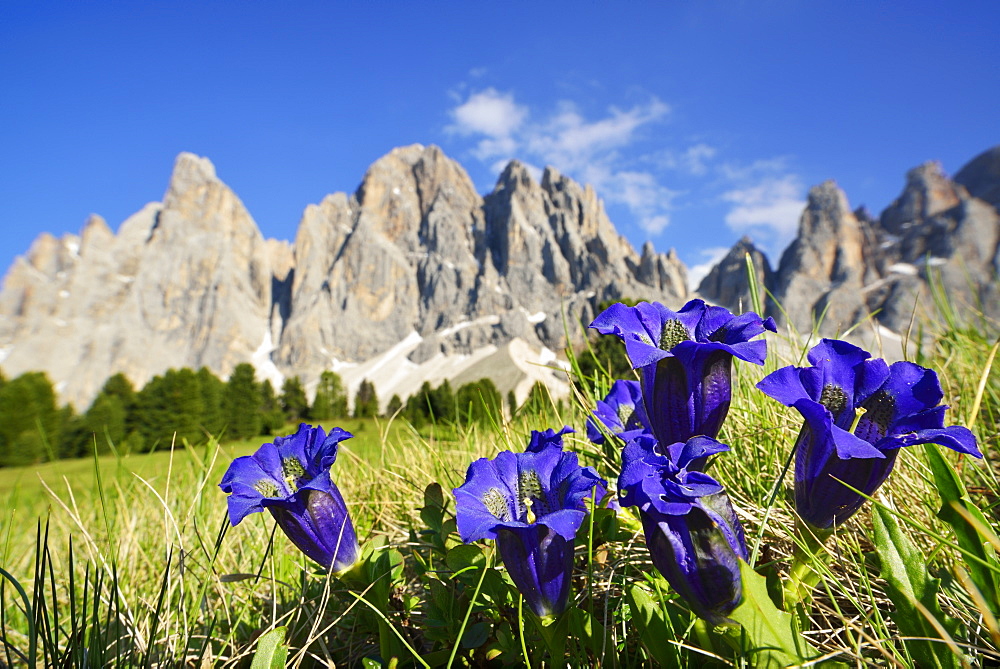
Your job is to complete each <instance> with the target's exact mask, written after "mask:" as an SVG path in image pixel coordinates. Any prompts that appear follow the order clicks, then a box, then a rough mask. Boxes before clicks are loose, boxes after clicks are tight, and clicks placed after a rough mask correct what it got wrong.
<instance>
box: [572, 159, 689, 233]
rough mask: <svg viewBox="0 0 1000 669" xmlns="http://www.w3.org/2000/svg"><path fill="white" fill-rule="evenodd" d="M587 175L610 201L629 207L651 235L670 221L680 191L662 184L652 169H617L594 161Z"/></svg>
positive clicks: (584, 171)
mask: <svg viewBox="0 0 1000 669" xmlns="http://www.w3.org/2000/svg"><path fill="white" fill-rule="evenodd" d="M583 178H584V180H586V181H587V182H588V183H590V184H592V185H593V186H594V188H595V189H596V190H597V192H598V193H601V195H602V196H603V197H604V198H605V199H607V200H608V201H609V202H615V203H618V204H623V205H625V206H626V207H628V209H629V210H630V211H632V213H634V214H635V215H636V218H637V219H638V221H639V225H640V226H641V227H642V229H643V230H645V231H646V232H648V233H650V234H651V235H655V234H657V233H659V232H661V231H662V230H663V229H664V228H665V227H667V225H669V224H670V215H669V214H668V212H669V210H670V209H671V206H672V203H673V199H674V198H675V197H676V196H677V193H676V192H675V191H672V190H670V189H669V188H666V187H665V186H662V185H660V183H659V182H658V181H657V179H656V177H655V176H654V175H652V174H650V173H649V172H635V171H630V170H622V171H618V172H614V171H612V170H611V169H608V168H607V167H606V166H601V165H591V166H590V167H588V168H586V169H584V170H583Z"/></svg>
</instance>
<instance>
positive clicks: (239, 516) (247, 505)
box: [219, 423, 359, 573]
mask: <svg viewBox="0 0 1000 669" xmlns="http://www.w3.org/2000/svg"><path fill="white" fill-rule="evenodd" d="M351 436H352V435H351V434H350V433H349V432H346V431H344V430H342V429H340V428H339V427H337V428H334V429H333V430H331V431H330V434H329V435H327V434H326V433H325V432H324V431H323V428H322V427H312V426H311V425H306V424H304V423H303V424H302V425H299V429H298V431H297V432H296V433H295V434H293V435H290V436H287V437H277V438H275V440H274V443H267V444H264V445H262V446H261V447H260V448H258V449H257V452H256V453H254V454H253V455H246V456H243V457H239V458H236V459H235V460H233V462H232V464H230V465H229V469H228V470H227V471H226V473H225V475H224V476H223V477H222V483H220V484H219V487H220V488H222V491H223V492H226V493H231V494H230V495H229V497H228V498H227V502H228V504H229V521H230V522H231V523H232V524H233V525H234V526H235V525H237V524H238V523H239V522H240V521H241V520H243V519H244V518H246V517H247V516H248V515H249V514H251V513H257V512H259V511H263V510H264V509H267V510H268V511H270V512H271V515H272V516H274V519H275V520H276V521H277V522H278V527H280V528H281V530H282V531H283V532H284V533H285V534H286V535H287V536H288V538H289V539H290V540H291V541H292V543H293V544H295V546H297V547H298V549H299V550H301V551H302V552H303V553H305V554H306V556H308V557H309V558H310V559H312V560H314V561H316V562H318V563H319V564H320V565H322V566H323V567H325V568H326V569H329V570H331V571H333V572H335V573H336V572H341V571H344V570H345V569H347V568H349V567H351V566H352V565H353V564H354V563H355V562H357V560H358V555H359V548H358V539H357V535H355V533H354V525H353V524H352V523H351V516H350V514H349V513H348V511H347V505H346V504H345V503H344V498H343V497H342V496H341V494H340V490H338V489H337V486H336V485H334V483H333V480H331V478H330V466H331V465H332V464H333V463H334V462H335V461H336V459H337V444H338V443H340V442H341V441H343V440H344V439H349V438H351Z"/></svg>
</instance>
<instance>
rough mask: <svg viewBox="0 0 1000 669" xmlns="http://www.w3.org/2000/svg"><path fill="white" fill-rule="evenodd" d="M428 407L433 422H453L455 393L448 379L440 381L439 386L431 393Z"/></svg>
mask: <svg viewBox="0 0 1000 669" xmlns="http://www.w3.org/2000/svg"><path fill="white" fill-rule="evenodd" d="M430 406H431V413H432V414H433V416H434V420H435V422H438V423H454V422H455V393H454V391H453V390H452V389H451V383H449V382H448V379H445V380H444V381H442V382H441V385H439V386H438V387H437V388H435V389H434V390H433V391H432V392H431V395H430Z"/></svg>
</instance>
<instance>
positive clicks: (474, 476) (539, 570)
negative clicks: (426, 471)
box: [454, 428, 607, 618]
mask: <svg viewBox="0 0 1000 669" xmlns="http://www.w3.org/2000/svg"><path fill="white" fill-rule="evenodd" d="M567 431H571V430H569V428H564V429H563V430H562V431H560V432H558V433H555V432H553V431H552V430H547V431H545V432H533V433H532V443H533V444H534V445H535V448H536V450H534V451H529V452H525V453H512V452H511V451H503V452H501V453H498V454H497V456H496V457H495V458H493V459H492V460H490V459H487V458H480V459H479V460H476V461H475V462H473V463H472V464H471V465H469V471H468V474H467V475H466V479H465V483H463V484H462V485H461V486H459V487H458V488H455V491H454V492H455V501H456V511H455V516H456V520H457V523H458V532H459V534H460V535H461V537H462V541H464V542H465V543H471V542H473V541H478V540H480V539H495V540H496V542H497V549H498V550H499V552H500V558H501V559H502V560H503V563H504V566H505V567H506V568H507V573H508V574H510V578H511V580H512V581H513V582H514V585H515V586H517V589H518V590H519V591H520V592H521V594H522V595H524V599H525V601H526V602H527V603H528V606H529V607H530V608H531V610H532V611H534V612H535V614H536V615H538V616H539V617H541V618H545V617H547V616H554V615H558V614H560V613H562V612H563V611H564V610H565V609H566V604H567V602H568V601H569V592H570V577H571V574H572V570H573V542H574V539H575V537H576V532H577V530H579V529H580V526H581V525H582V524H583V521H584V518H586V515H587V512H586V510H585V509H586V506H585V500H586V498H587V497H591V496H593V498H594V501H595V502H598V501H600V499H601V498H602V497H604V495H605V493H606V486H607V482H606V481H604V480H603V479H602V478H601V477H600V476H598V475H597V472H595V471H594V469H593V468H591V467H581V466H580V464H579V463H578V462H577V456H576V453H573V452H566V451H563V445H562V435H563V434H564V433H565V432H567Z"/></svg>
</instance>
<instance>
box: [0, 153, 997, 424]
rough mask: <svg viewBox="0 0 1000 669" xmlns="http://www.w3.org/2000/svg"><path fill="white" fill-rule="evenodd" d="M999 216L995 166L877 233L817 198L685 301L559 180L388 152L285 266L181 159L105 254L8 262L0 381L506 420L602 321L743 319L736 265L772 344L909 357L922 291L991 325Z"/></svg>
mask: <svg viewBox="0 0 1000 669" xmlns="http://www.w3.org/2000/svg"><path fill="white" fill-rule="evenodd" d="M998 206H1000V147H995V148H992V149H990V150H988V151H986V152H984V153H982V154H980V155H979V156H976V157H975V158H973V160H972V161H970V162H969V163H968V164H967V165H966V166H964V167H963V168H962V169H961V170H959V172H958V173H957V174H956V176H955V177H954V178H950V177H948V176H947V175H945V174H944V172H943V170H942V169H941V166H940V165H939V164H937V163H934V162H928V163H924V164H923V165H920V166H918V167H916V168H913V169H912V170H910V171H909V172H908V173H907V175H906V182H905V184H904V187H903V189H902V191H901V193H900V196H899V197H898V198H897V199H896V200H895V201H894V202H893V203H892V204H890V205H889V206H888V207H887V208H886V209H885V210H884V211H883V212H882V213H881V214H880V215H879V216H878V217H875V216H873V215H871V214H870V213H868V212H867V211H866V210H864V209H863V208H859V209H855V210H852V209H851V206H850V203H849V200H848V199H847V195H846V194H845V193H844V192H843V191H842V190H841V189H840V188H839V187H838V186H837V185H836V183H835V182H834V181H832V180H831V181H826V182H824V183H822V184H819V185H817V186H815V187H813V188H812V189H811V190H810V192H809V196H808V201H807V204H806V207H805V209H804V210H803V213H802V217H801V219H800V225H799V230H798V235H797V236H796V238H795V240H794V241H793V242H792V243H791V244H790V245H789V246H788V247H787V248H786V249H785V251H784V253H783V254H782V256H781V258H780V259H779V262H778V264H777V266H772V265H771V263H770V262H769V260H768V258H767V257H766V256H765V255H764V254H763V253H761V252H760V251H759V250H758V249H756V247H755V246H754V245H753V242H752V240H750V239H749V238H746V237H744V238H743V239H741V240H739V241H738V242H737V243H736V244H735V245H734V246H733V248H732V249H731V250H730V252H729V254H728V255H727V256H726V257H725V258H723V259H722V260H721V261H720V262H719V263H718V264H717V265H716V266H715V267H714V268H713V269H712V270H711V271H710V272H709V274H708V275H707V276H706V277H704V279H703V280H702V281H701V283H700V285H699V287H698V291H697V293H692V292H691V291H689V289H688V286H687V268H686V267H685V266H684V264H683V263H682V262H681V261H680V260H679V259H678V258H677V256H676V254H675V253H674V252H673V251H672V250H671V251H669V252H667V253H657V252H656V251H655V249H654V248H653V245H652V244H651V243H649V242H647V243H645V244H644V245H643V247H642V249H641V251H640V252H637V251H636V250H635V248H634V247H633V246H632V245H631V244H630V243H629V242H628V241H627V240H626V239H625V238H624V237H622V236H621V235H620V234H619V233H618V232H617V230H616V229H615V227H614V225H613V223H612V222H611V221H610V220H609V219H608V217H607V214H606V212H605V211H604V207H603V204H602V202H601V200H600V198H599V197H598V195H597V193H596V192H595V191H594V189H593V188H592V187H591V186H588V185H581V184H579V183H577V182H576V181H574V180H572V179H570V178H568V177H566V176H564V175H562V174H561V173H560V172H559V171H558V170H556V169H554V168H551V167H547V168H545V170H544V171H543V173H542V177H541V179H540V180H539V181H536V180H535V179H533V178H532V176H531V173H530V172H529V171H528V169H527V167H526V166H525V165H523V164H522V163H520V162H518V161H511V162H510V163H509V164H508V165H507V166H506V168H505V169H504V170H503V171H502V173H501V174H500V175H499V177H498V179H497V182H496V185H495V186H494V188H493V190H492V191H491V192H490V193H487V194H485V195H480V194H479V193H478V192H477V191H476V189H475V188H474V186H473V184H472V181H471V179H470V178H469V176H468V174H467V173H466V172H465V170H464V169H463V168H462V166H461V165H459V164H458V163H457V162H455V161H454V160H452V159H450V158H448V157H447V156H446V155H445V154H444V153H443V152H442V151H441V150H440V149H439V148H438V147H436V146H422V145H419V144H414V145H410V146H406V147H399V148H397V149H394V150H392V151H390V152H389V153H388V154H386V155H385V156H383V157H381V158H379V159H378V160H376V161H375V162H374V163H373V164H372V165H371V166H370V167H369V168H368V170H367V171H366V172H365V175H364V177H363V178H362V180H361V183H360V184H359V186H358V188H357V189H356V190H355V191H354V192H353V193H332V194H329V195H327V196H325V197H324V198H323V199H322V200H321V201H320V202H319V203H316V204H309V205H307V206H306V207H305V208H304V210H303V213H302V216H301V218H300V221H299V226H298V229H297V232H296V236H295V239H294V240H293V241H292V242H291V243H289V242H286V241H279V240H273V239H265V238H264V237H263V235H262V234H261V233H260V230H259V228H258V227H257V225H256V223H255V221H254V220H253V218H252V216H251V215H250V212H249V211H247V209H246V207H245V206H244V205H243V203H242V201H241V200H240V199H239V197H238V196H237V195H236V194H235V193H234V192H233V191H232V190H231V189H230V188H229V187H228V186H227V185H226V184H225V183H224V182H223V181H222V180H221V179H219V177H218V175H217V174H216V170H215V167H214V165H212V163H211V161H210V160H208V159H207V158H204V157H199V156H196V155H194V154H190V153H181V154H180V155H178V157H177V159H176V161H175V164H174V169H173V171H172V173H171V177H170V180H169V182H168V185H167V188H166V191H165V193H164V196H163V199H162V201H160V202H151V203H149V204H147V205H145V206H144V207H142V208H141V209H140V210H139V211H138V212H136V213H135V214H133V215H132V216H130V217H128V218H127V219H126V220H125V221H123V222H122V223H121V225H120V226H119V228H118V230H117V231H112V230H111V228H110V227H109V226H108V224H107V222H106V221H104V219H102V218H101V217H99V216H91V217H89V218H88V219H87V221H86V222H85V224H84V226H83V228H82V229H81V232H80V234H79V235H72V234H69V235H64V236H63V237H62V238H58V239H57V238H56V237H53V236H52V235H50V234H48V233H43V234H41V235H39V237H38V238H36V240H35V241H34V242H33V243H32V245H31V247H30V249H29V251H28V252H27V253H26V254H25V255H24V256H19V257H18V258H17V259H15V261H14V263H13V264H12V265H11V267H10V268H9V270H8V272H7V274H6V276H5V277H4V283H3V286H2V288H0V315H2V316H3V318H0V367H2V368H3V370H4V372H5V373H6V374H8V375H17V374H19V373H22V372H25V371H36V370H38V371H45V372H47V373H48V374H49V376H50V378H51V379H52V380H53V381H54V382H55V384H56V389H57V392H58V393H59V394H60V395H61V396H62V398H63V399H66V400H70V401H72V402H73V403H74V404H77V405H78V406H80V407H82V406H84V405H85V404H86V403H89V400H90V398H92V397H93V396H94V395H95V394H96V393H97V391H98V390H99V389H100V387H101V385H102V384H103V382H104V380H105V379H106V378H107V377H108V376H110V375H112V374H114V373H117V372H122V373H124V374H126V375H127V376H128V377H129V378H130V379H131V380H132V381H133V382H134V383H137V384H140V385H141V384H144V383H145V382H146V381H147V380H148V379H149V378H151V377H152V376H153V375H155V374H159V373H162V372H163V371H165V370H166V369H169V368H171V367H192V368H198V367H201V366H206V367H208V368H209V369H210V370H211V371H213V372H214V373H216V374H217V375H219V376H222V377H225V376H227V375H228V374H229V373H230V372H231V371H232V369H233V367H234V366H235V365H236V364H238V363H240V362H248V361H249V362H252V363H253V364H254V366H255V367H256V369H257V372H258V376H259V377H261V378H267V379H270V380H271V381H272V383H273V384H275V385H280V383H281V380H282V379H283V378H284V377H287V376H291V375H295V376H299V377H300V378H301V379H302V380H303V382H304V383H305V385H306V387H307V388H309V389H310V390H311V387H312V386H313V385H314V384H315V382H316V380H317V379H318V377H319V374H320V373H321V372H322V371H323V370H325V369H333V370H334V371H337V372H338V373H340V374H341V375H342V376H343V377H344V379H345V382H346V386H347V388H348V390H349V391H352V392H353V390H354V389H356V388H357V386H358V385H359V384H360V382H361V380H362V379H364V378H368V379H369V380H372V381H374V382H375V385H376V388H377V390H378V393H379V396H380V398H381V399H382V401H383V403H384V402H386V401H387V400H388V398H389V397H390V396H391V395H392V394H399V395H400V396H401V397H404V398H405V397H406V395H408V394H410V393H412V392H414V391H415V390H416V389H417V388H418V387H419V385H420V384H421V383H422V382H423V381H431V382H440V381H441V380H443V379H445V378H451V379H454V378H464V379H467V380H473V379H475V378H479V377H478V376H476V374H480V375H481V376H490V377H491V378H494V379H495V380H497V381H498V386H499V387H500V389H501V391H502V392H506V391H507V390H513V391H515V394H516V395H517V396H518V397H519V399H522V398H523V397H524V396H525V395H526V394H527V392H528V388H529V387H530V385H531V384H532V383H534V382H536V381H540V382H542V383H545V384H546V385H548V386H549V387H550V388H551V389H552V390H553V392H556V393H557V394H558V393H563V392H565V391H566V385H565V377H564V376H563V375H562V374H561V373H559V372H558V371H554V370H553V369H551V367H553V366H556V367H557V366H558V363H557V356H556V354H555V353H554V351H560V350H562V349H563V348H564V347H565V346H567V345H570V344H576V343H580V341H581V340H582V336H583V334H582V332H580V331H578V330H577V329H575V328H574V327H573V325H572V324H575V323H578V322H582V323H587V322H589V321H590V319H591V318H592V317H593V316H594V315H595V314H594V311H595V309H596V308H597V305H598V304H600V303H601V302H605V301H609V300H617V299H621V298H623V297H633V298H642V299H648V300H659V301H662V302H664V303H666V304H668V305H676V306H679V305H680V304H682V303H683V302H684V301H685V300H687V299H689V298H690V297H692V296H693V295H694V294H699V295H701V296H703V297H705V298H706V299H707V300H709V301H712V302H715V303H718V304H722V305H724V306H727V307H729V308H730V309H733V310H739V309H746V308H748V305H749V303H750V291H749V285H748V283H747V280H746V261H745V256H746V254H747V253H749V254H750V255H751V258H752V260H753V266H754V268H755V272H756V275H757V283H758V284H759V285H760V286H763V287H765V288H767V290H768V291H770V294H771V295H773V296H774V300H767V301H766V311H767V312H768V313H769V314H770V315H773V316H775V317H776V319H777V320H779V321H783V322H785V323H786V324H787V325H791V326H793V327H794V328H796V329H798V330H799V331H801V332H808V331H810V330H811V328H812V325H813V324H814V323H815V322H817V321H818V320H820V318H822V322H821V324H820V326H819V331H820V333H821V334H824V335H839V334H842V333H843V332H844V331H846V330H847V329H849V328H851V327H853V326H855V325H856V324H857V323H859V322H862V321H865V320H866V319H868V322H869V324H870V325H871V326H872V327H874V329H875V330H876V331H877V334H879V335H884V336H885V337H888V338H892V337H895V338H896V339H899V335H900V333H905V332H906V331H907V329H908V328H909V326H910V319H911V317H912V315H913V313H914V312H915V310H917V311H919V312H920V313H919V314H918V315H919V317H921V318H931V319H932V318H940V316H941V315H940V314H936V313H935V309H934V307H933V304H932V302H933V301H932V300H931V299H930V297H931V293H932V284H933V283H934V282H938V284H939V286H940V287H941V288H942V289H943V290H945V291H947V293H948V295H949V297H951V298H952V300H953V301H954V303H955V304H961V303H968V304H974V305H977V306H978V308H980V309H982V311H983V312H984V313H985V314H986V315H987V317H989V318H993V319H998V318H1000V299H998V288H997V286H998V282H997V280H996V277H997V274H998V273H1000V213H998V209H997V208H998ZM778 304H781V305H782V308H781V309H779V308H778V306H777V305H778ZM873 313H874V314H875V315H874V316H871V314H873ZM564 323H568V324H570V328H569V333H568V335H567V331H566V329H565V326H564Z"/></svg>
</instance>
